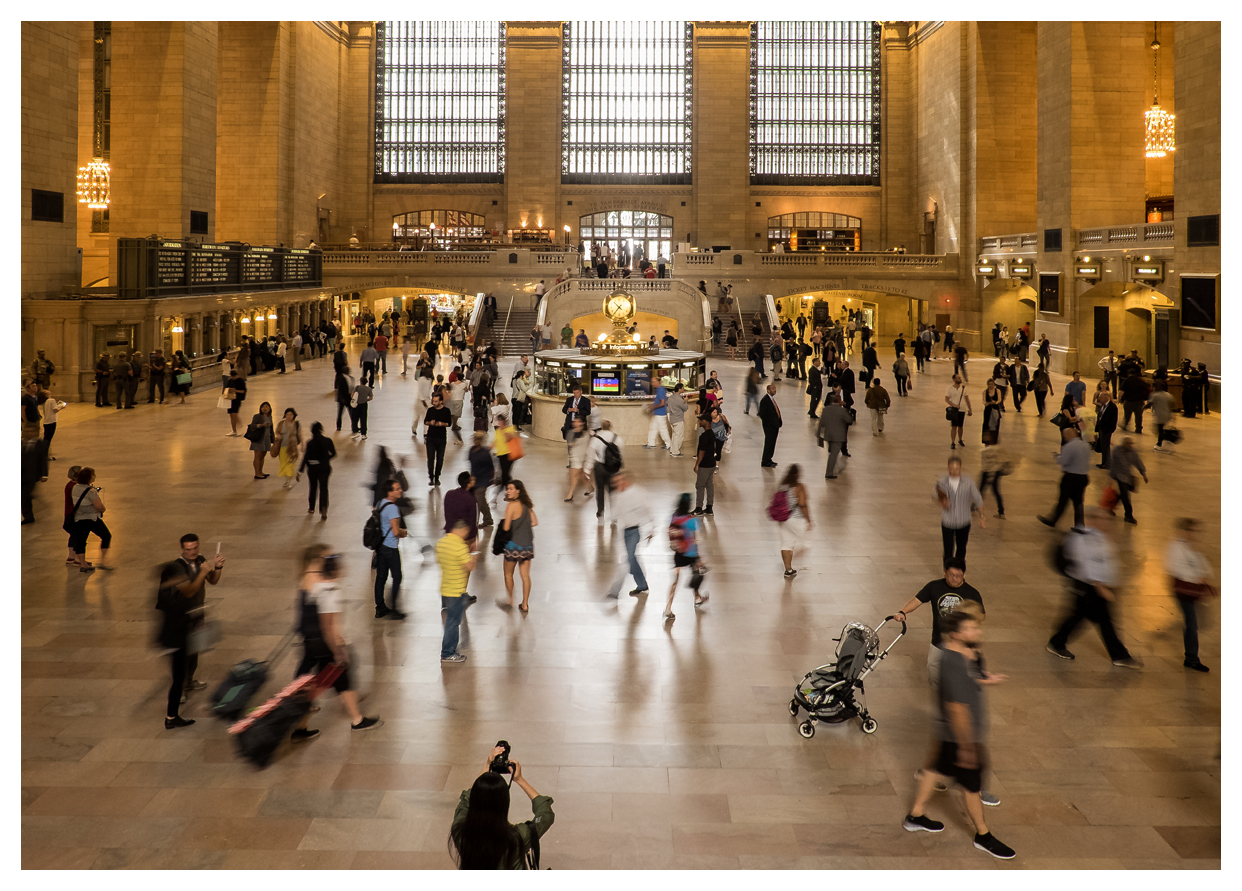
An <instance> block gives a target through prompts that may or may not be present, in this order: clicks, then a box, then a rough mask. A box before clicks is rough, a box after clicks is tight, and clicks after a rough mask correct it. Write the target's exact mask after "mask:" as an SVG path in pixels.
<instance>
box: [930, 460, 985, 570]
mask: <svg viewBox="0 0 1242 891" xmlns="http://www.w3.org/2000/svg"><path fill="white" fill-rule="evenodd" d="M936 501H937V502H938V503H939V504H940V537H941V539H942V540H943V542H944V559H945V560H948V559H950V558H952V557H957V558H959V559H962V560H965V559H966V543H967V542H968V541H969V540H970V521H971V515H972V514H973V513H974V512H975V511H976V510H977V511H978V512H979V528H980V529H986V528H987V525H988V524H987V520H985V519H984V518H983V495H981V494H980V492H979V489H978V488H977V487H976V486H975V481H974V480H972V479H971V478H970V477H968V476H963V475H962V459H961V458H959V457H957V456H956V455H954V456H953V457H952V458H950V459H949V467H948V473H946V474H945V475H944V476H942V477H940V479H938V480H936Z"/></svg>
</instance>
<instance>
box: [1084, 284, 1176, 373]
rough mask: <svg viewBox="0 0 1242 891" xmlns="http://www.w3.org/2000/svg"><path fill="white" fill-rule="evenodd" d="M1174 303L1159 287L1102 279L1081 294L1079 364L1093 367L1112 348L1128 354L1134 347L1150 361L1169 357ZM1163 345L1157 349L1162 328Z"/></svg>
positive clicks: (1117, 351)
mask: <svg viewBox="0 0 1242 891" xmlns="http://www.w3.org/2000/svg"><path fill="white" fill-rule="evenodd" d="M1172 309H1175V304H1174V303H1173V301H1172V300H1171V299H1170V298H1169V297H1168V296H1167V295H1166V294H1162V293H1161V292H1159V291H1157V290H1156V289H1154V288H1152V287H1150V286H1148V285H1144V284H1139V283H1138V282H1103V283H1102V284H1098V285H1096V286H1095V287H1093V288H1089V289H1087V290H1086V291H1084V292H1083V293H1082V294H1080V295H1079V297H1078V316H1077V327H1078V349H1079V355H1080V357H1086V358H1085V359H1083V360H1081V361H1080V362H1079V364H1080V365H1081V366H1082V367H1090V366H1091V365H1094V364H1095V363H1096V362H1098V361H1099V360H1100V359H1101V358H1103V357H1104V356H1106V355H1108V351H1109V350H1113V351H1114V352H1115V353H1116V354H1117V355H1118V356H1127V355H1129V354H1130V351H1131V350H1135V351H1137V352H1138V354H1139V357H1140V358H1141V359H1142V360H1143V361H1144V362H1145V363H1146V364H1147V365H1148V367H1155V366H1156V365H1158V364H1160V360H1161V358H1162V357H1161V355H1160V353H1161V352H1164V353H1165V354H1166V355H1165V356H1164V357H1163V358H1164V361H1167V338H1168V333H1169V332H1168V325H1169V310H1172ZM1162 331H1163V334H1164V344H1165V345H1164V346H1163V348H1162V349H1158V341H1159V340H1160V335H1161V332H1162Z"/></svg>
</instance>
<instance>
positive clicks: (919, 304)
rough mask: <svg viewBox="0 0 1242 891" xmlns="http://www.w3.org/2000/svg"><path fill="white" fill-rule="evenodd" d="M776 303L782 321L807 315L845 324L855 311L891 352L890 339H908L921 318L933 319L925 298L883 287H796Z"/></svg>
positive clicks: (858, 321) (817, 321)
mask: <svg viewBox="0 0 1242 891" xmlns="http://www.w3.org/2000/svg"><path fill="white" fill-rule="evenodd" d="M776 304H777V313H778V315H779V316H780V318H781V320H782V321H784V320H785V319H788V320H789V321H791V322H796V321H797V318H798V316H799V315H805V316H806V317H807V320H808V323H811V324H829V325H830V324H832V322H833V321H840V322H841V324H842V325H844V324H845V322H846V320H847V319H848V318H849V317H850V315H853V316H854V318H855V324H862V323H865V324H866V326H867V327H868V328H870V329H871V332H872V339H873V340H874V341H875V343H876V348H877V349H878V350H880V351H881V352H883V348H884V345H886V344H887V345H889V346H890V349H889V352H890V353H891V352H892V350H891V343H892V341H893V340H895V339H896V338H897V336H898V335H902V336H903V337H904V338H905V339H906V341H907V343H908V342H909V341H910V340H911V339H912V338H913V337H915V336H916V335H917V334H918V330H919V323H920V322H922V323H924V324H930V323H931V319H929V318H928V302H927V301H926V300H924V299H922V298H920V297H912V296H910V295H908V294H891V293H889V292H887V291H880V290H876V291H872V290H863V289H857V290H855V289H850V290H844V289H841V290H819V291H797V292H795V293H793V294H790V295H787V296H785V297H780V298H777V299H776ZM808 330H809V329H808ZM808 336H809V335H808ZM855 345H856V348H861V341H855Z"/></svg>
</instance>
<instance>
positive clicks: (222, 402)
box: [216, 393, 233, 408]
mask: <svg viewBox="0 0 1242 891" xmlns="http://www.w3.org/2000/svg"><path fill="white" fill-rule="evenodd" d="M232 404H233V400H232V399H229V397H227V396H225V395H224V394H223V393H221V394H220V398H219V399H217V400H216V408H228V407H229V406H230V405H232Z"/></svg>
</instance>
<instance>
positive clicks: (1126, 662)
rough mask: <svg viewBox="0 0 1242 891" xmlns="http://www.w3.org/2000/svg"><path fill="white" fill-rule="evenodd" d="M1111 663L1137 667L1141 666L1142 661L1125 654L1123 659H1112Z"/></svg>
mask: <svg viewBox="0 0 1242 891" xmlns="http://www.w3.org/2000/svg"><path fill="white" fill-rule="evenodd" d="M1113 665H1116V666H1117V667H1118V668H1133V669H1139V668H1142V667H1143V663H1142V662H1140V661H1138V660H1137V659H1135V658H1134V657H1133V656H1126V657H1125V658H1124V659H1114V660H1113Z"/></svg>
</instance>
